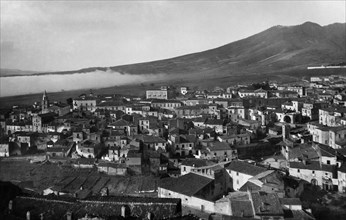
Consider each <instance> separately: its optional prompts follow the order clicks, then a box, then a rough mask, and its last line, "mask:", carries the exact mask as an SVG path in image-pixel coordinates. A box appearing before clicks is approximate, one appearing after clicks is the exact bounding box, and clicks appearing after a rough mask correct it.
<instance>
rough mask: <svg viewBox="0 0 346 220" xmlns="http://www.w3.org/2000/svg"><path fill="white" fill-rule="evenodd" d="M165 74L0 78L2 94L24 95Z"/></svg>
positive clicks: (145, 79) (132, 81)
mask: <svg viewBox="0 0 346 220" xmlns="http://www.w3.org/2000/svg"><path fill="white" fill-rule="evenodd" d="M165 77H166V75H165V74H157V75H128V74H121V73H118V72H113V71H109V70H108V71H106V72H103V71H95V72H89V73H78V74H63V75H38V76H13V77H1V78H0V94H1V96H2V97H4V96H13V95H23V94H29V93H40V92H42V91H44V90H47V91H48V92H59V91H62V90H66V91H67V90H78V89H89V88H90V89H92V88H106V87H112V86H120V85H128V84H140V83H144V82H152V81H160V80H162V79H165Z"/></svg>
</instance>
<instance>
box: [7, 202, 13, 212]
mask: <svg viewBox="0 0 346 220" xmlns="http://www.w3.org/2000/svg"><path fill="white" fill-rule="evenodd" d="M12 210H13V201H12V200H10V201H9V202H8V212H9V213H10V214H11V213H12Z"/></svg>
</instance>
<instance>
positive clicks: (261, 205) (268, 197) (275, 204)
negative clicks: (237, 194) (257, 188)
mask: <svg viewBox="0 0 346 220" xmlns="http://www.w3.org/2000/svg"><path fill="white" fill-rule="evenodd" d="M251 197H252V202H253V206H254V209H255V213H256V215H260V216H262V215H284V212H283V210H282V207H281V204H280V200H279V198H278V195H277V194H276V193H266V192H255V193H251Z"/></svg>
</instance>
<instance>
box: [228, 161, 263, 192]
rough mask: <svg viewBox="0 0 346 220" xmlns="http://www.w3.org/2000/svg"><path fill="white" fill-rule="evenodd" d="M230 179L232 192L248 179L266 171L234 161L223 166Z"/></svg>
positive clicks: (243, 162) (246, 163)
mask: <svg viewBox="0 0 346 220" xmlns="http://www.w3.org/2000/svg"><path fill="white" fill-rule="evenodd" d="M225 168H226V170H227V172H228V174H229V176H230V177H231V179H232V186H233V189H234V190H239V189H240V188H241V187H242V186H243V185H244V184H245V183H246V182H247V181H248V180H249V179H250V178H252V177H254V176H256V175H258V174H260V173H263V172H265V171H266V170H267V169H265V168H263V167H258V166H255V165H252V164H250V163H248V162H245V161H239V160H234V161H232V162H231V163H229V164H228V165H226V166H225Z"/></svg>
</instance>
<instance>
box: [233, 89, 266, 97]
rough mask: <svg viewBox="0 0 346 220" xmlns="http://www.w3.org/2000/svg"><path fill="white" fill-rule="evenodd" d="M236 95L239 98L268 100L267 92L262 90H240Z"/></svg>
mask: <svg viewBox="0 0 346 220" xmlns="http://www.w3.org/2000/svg"><path fill="white" fill-rule="evenodd" d="M238 95H239V96H240V98H244V97H249V96H253V97H260V98H265V99H267V98H268V91H266V90H264V89H257V90H247V89H241V90H239V92H238Z"/></svg>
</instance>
